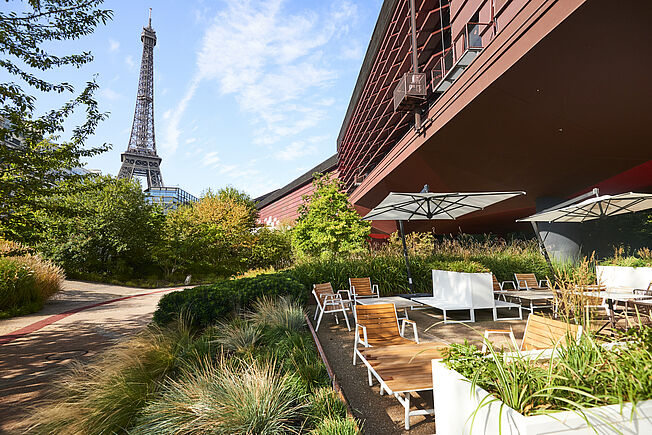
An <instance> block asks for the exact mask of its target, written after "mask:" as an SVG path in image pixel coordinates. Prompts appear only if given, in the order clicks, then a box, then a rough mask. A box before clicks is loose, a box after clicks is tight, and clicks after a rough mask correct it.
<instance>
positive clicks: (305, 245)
mask: <svg viewBox="0 0 652 435" xmlns="http://www.w3.org/2000/svg"><path fill="white" fill-rule="evenodd" d="M313 186H314V192H313V194H312V195H310V196H305V197H304V203H303V204H302V205H301V207H300V208H299V218H298V219H297V223H296V226H295V227H294V229H293V230H292V235H293V237H292V245H293V247H294V249H295V250H296V251H297V253H298V254H299V255H308V256H322V257H324V256H326V257H327V256H330V255H334V254H353V253H357V252H362V251H364V249H365V242H366V239H367V237H368V236H369V232H370V230H371V225H370V224H369V222H365V221H362V220H360V215H359V214H358V213H357V212H356V211H355V210H354V209H353V207H352V206H351V204H350V203H349V200H348V198H347V196H346V194H345V193H344V192H343V191H342V184H341V182H340V181H339V180H338V179H336V178H330V177H329V176H328V175H321V174H315V179H314V181H313Z"/></svg>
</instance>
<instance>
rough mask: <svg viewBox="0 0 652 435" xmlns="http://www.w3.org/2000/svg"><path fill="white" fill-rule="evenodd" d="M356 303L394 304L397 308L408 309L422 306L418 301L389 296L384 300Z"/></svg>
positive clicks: (365, 300) (363, 299)
mask: <svg viewBox="0 0 652 435" xmlns="http://www.w3.org/2000/svg"><path fill="white" fill-rule="evenodd" d="M356 301H357V302H358V303H359V304H360V305H376V304H394V306H395V307H396V308H408V307H414V306H420V305H422V304H421V303H419V302H417V301H414V300H411V299H405V298H402V297H400V296H387V297H383V298H360V299H356Z"/></svg>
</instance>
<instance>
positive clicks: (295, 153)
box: [275, 141, 317, 161]
mask: <svg viewBox="0 0 652 435" xmlns="http://www.w3.org/2000/svg"><path fill="white" fill-rule="evenodd" d="M316 151H317V147H316V146H314V145H308V144H306V143H305V142H303V141H296V142H292V143H291V144H289V145H288V146H286V147H285V148H284V149H282V150H281V151H279V152H277V153H276V154H275V157H276V158H277V159H279V160H285V161H291V160H296V159H298V158H300V157H304V156H308V155H311V154H314V153H315V152H316Z"/></svg>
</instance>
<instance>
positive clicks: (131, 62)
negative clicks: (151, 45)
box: [125, 54, 136, 71]
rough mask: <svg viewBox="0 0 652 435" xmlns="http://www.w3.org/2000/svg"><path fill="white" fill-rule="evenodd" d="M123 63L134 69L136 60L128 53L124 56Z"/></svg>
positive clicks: (131, 69)
mask: <svg viewBox="0 0 652 435" xmlns="http://www.w3.org/2000/svg"><path fill="white" fill-rule="evenodd" d="M125 64H126V65H127V68H129V70H130V71H133V70H135V69H136V61H135V60H134V57H133V56H132V55H130V54H128V55H127V56H126V57H125Z"/></svg>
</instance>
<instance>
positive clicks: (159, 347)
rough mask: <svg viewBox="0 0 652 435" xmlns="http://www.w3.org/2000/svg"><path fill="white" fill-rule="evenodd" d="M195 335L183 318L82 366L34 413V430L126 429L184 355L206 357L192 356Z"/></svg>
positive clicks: (94, 431)
mask: <svg viewBox="0 0 652 435" xmlns="http://www.w3.org/2000/svg"><path fill="white" fill-rule="evenodd" d="M192 338H193V336H192V333H191V332H190V331H189V329H188V328H187V327H186V326H185V325H184V324H183V322H179V323H177V324H175V325H171V326H170V327H169V328H167V329H165V330H158V329H148V330H145V331H143V332H142V333H140V334H138V335H137V336H136V337H134V338H131V339H129V340H127V341H125V342H123V343H120V344H118V345H116V346H114V347H112V348H111V349H110V350H109V351H106V352H104V353H103V354H102V355H101V356H100V357H99V358H98V359H97V360H96V361H94V362H92V363H91V364H88V365H77V366H76V367H75V369H74V370H73V372H72V373H71V374H69V375H68V376H67V377H66V378H65V379H64V380H63V381H61V382H60V383H59V385H58V388H56V389H55V396H53V397H52V398H50V400H49V401H48V402H47V404H46V405H45V406H42V407H39V408H38V409H37V410H36V412H35V413H34V415H32V416H31V418H30V421H29V423H30V426H31V427H30V433H36V434H41V433H42V434H50V433H58V434H73V433H75V434H79V433H81V434H114V433H126V431H125V428H128V427H130V426H131V425H133V423H134V422H135V420H136V418H137V417H138V416H139V414H140V413H141V411H142V409H143V407H144V406H145V405H146V404H147V402H148V401H150V400H153V399H154V398H155V397H156V395H157V392H158V390H159V387H160V383H161V382H162V381H163V380H164V379H165V378H166V377H167V376H169V375H172V374H173V373H174V372H175V371H176V370H178V368H179V366H180V365H181V363H182V361H183V360H184V358H189V357H193V359H201V358H202V357H201V356H195V355H192V353H193V352H192V351H193V347H192V344H193V339H192Z"/></svg>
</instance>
